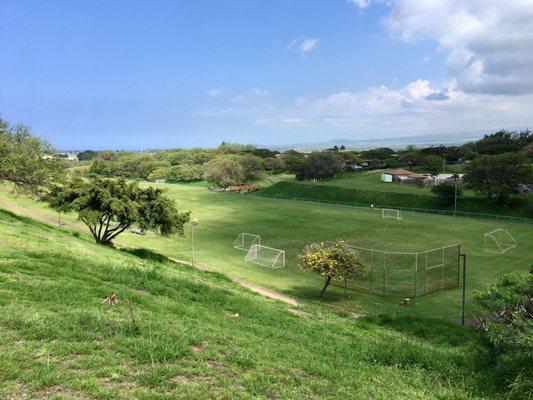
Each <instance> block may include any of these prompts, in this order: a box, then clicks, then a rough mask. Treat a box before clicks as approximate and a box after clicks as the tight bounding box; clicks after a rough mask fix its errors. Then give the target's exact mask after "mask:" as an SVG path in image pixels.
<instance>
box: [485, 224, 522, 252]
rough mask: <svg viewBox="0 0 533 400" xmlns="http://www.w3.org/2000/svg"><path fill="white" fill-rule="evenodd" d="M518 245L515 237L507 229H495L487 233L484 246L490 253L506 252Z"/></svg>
mask: <svg viewBox="0 0 533 400" xmlns="http://www.w3.org/2000/svg"><path fill="white" fill-rule="evenodd" d="M516 246H518V243H517V242H516V240H515V238H514V237H513V236H512V235H511V234H510V233H509V231H507V230H505V229H501V228H498V229H495V230H493V231H491V232H487V233H485V237H484V247H485V251H487V252H489V253H505V252H506V251H507V250H511V249H514V248H515V247H516Z"/></svg>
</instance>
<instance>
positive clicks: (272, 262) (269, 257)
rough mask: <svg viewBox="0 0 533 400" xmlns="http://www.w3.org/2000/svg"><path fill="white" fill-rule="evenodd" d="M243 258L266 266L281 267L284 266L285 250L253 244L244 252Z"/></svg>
mask: <svg viewBox="0 0 533 400" xmlns="http://www.w3.org/2000/svg"><path fill="white" fill-rule="evenodd" d="M244 260H245V261H248V262H252V263H255V264H259V265H262V266H264V267H268V268H283V267H284V266H285V252H284V251H283V250H279V249H274V248H273V247H268V246H262V245H260V244H254V245H253V246H252V247H250V249H249V250H248V253H246V256H245V257H244Z"/></svg>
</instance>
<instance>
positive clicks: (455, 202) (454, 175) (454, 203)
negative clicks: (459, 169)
mask: <svg viewBox="0 0 533 400" xmlns="http://www.w3.org/2000/svg"><path fill="white" fill-rule="evenodd" d="M458 180H459V175H458V174H456V173H455V174H453V182H454V183H455V195H454V201H453V215H454V216H455V214H456V213H457V181H458Z"/></svg>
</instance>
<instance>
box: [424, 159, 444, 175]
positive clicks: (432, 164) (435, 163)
mask: <svg viewBox="0 0 533 400" xmlns="http://www.w3.org/2000/svg"><path fill="white" fill-rule="evenodd" d="M442 163H443V159H442V158H441V157H439V156H427V157H426V158H424V160H423V161H422V164H423V165H424V166H425V167H426V170H427V171H428V173H429V174H430V175H431V176H437V175H438V174H439V172H440V171H441V169H442Z"/></svg>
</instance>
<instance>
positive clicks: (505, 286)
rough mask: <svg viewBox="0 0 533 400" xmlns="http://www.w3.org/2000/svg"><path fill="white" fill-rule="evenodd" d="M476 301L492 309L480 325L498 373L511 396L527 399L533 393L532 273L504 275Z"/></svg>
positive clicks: (480, 293) (476, 298)
mask: <svg viewBox="0 0 533 400" xmlns="http://www.w3.org/2000/svg"><path fill="white" fill-rule="evenodd" d="M474 301H475V302H476V303H477V304H480V305H481V306H482V307H483V308H485V309H486V310H487V311H488V312H489V315H488V316H487V317H484V318H479V319H478V321H477V328H478V329H479V330H481V331H483V332H484V334H485V336H486V338H487V340H488V343H489V347H490V349H491V351H492V354H493V357H494V360H495V361H496V371H495V376H497V377H499V379H500V380H501V381H500V382H499V383H500V384H502V385H503V386H505V387H506V388H507V389H508V390H509V392H510V397H514V398H527V394H528V393H529V394H531V393H532V392H533V380H532V379H531V371H533V357H532V355H533V339H532V338H533V274H531V272H530V273H511V274H507V275H504V276H503V277H502V278H501V279H500V281H499V282H498V283H497V284H494V285H492V286H490V287H489V288H488V289H486V290H484V291H481V292H478V293H476V296H475V300H474ZM528 371H529V372H528Z"/></svg>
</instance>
